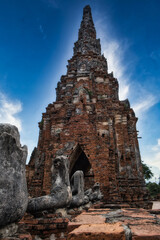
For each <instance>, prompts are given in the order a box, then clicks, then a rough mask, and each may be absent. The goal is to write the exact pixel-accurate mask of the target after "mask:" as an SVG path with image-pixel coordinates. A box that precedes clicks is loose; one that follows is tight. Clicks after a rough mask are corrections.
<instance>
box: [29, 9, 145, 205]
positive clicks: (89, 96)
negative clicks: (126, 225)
mask: <svg viewBox="0 0 160 240" xmlns="http://www.w3.org/2000/svg"><path fill="white" fill-rule="evenodd" d="M118 88H119V85H118V81H117V79H116V78H114V76H113V73H108V68H107V60H106V59H105V57H104V55H103V54H101V45H100V40H99V39H97V38H96V30H95V27H94V23H93V19H92V14H91V8H90V7H89V6H86V7H85V8H84V10H83V18H82V22H81V25H80V29H79V34H78V40H77V42H76V43H75V44H74V51H73V56H72V58H71V59H70V60H69V61H68V65H67V74H66V75H63V76H62V77H61V79H60V81H59V82H58V84H57V88H56V93H57V97H56V101H55V102H53V103H51V104H49V105H48V106H47V108H46V112H45V113H43V114H42V120H41V122H40V123H39V129H40V132H39V140H38V145H37V148H35V150H34V152H33V154H32V156H31V159H30V162H29V164H28V165H27V181H28V191H29V195H30V196H31V197H33V198H39V197H42V196H46V195H49V196H50V194H51V192H52V179H53V174H52V168H53V158H56V156H61V155H63V156H65V158H66V159H67V160H66V161H68V163H69V179H70V181H71V179H72V177H73V176H74V174H75V173H76V172H77V171H78V172H79V173H80V172H81V173H82V174H81V173H80V175H81V177H82V175H83V176H84V190H85V191H86V190H88V189H93V186H94V188H95V190H94V191H93V192H95V194H92V197H93V198H94V196H99V198H101V197H100V196H101V195H100V194H99V192H98V191H99V190H98V189H100V190H101V192H102V194H103V202H104V203H127V204H129V205H130V206H133V207H141V206H143V207H144V206H146V207H147V204H148V202H147V201H148V194H147V190H146V187H145V182H144V178H143V173H142V165H141V157H140V151H139V145H138V139H137V130H136V122H137V118H136V116H135V113H134V111H133V109H132V108H131V107H130V104H129V100H128V99H126V100H124V101H120V100H119V96H118ZM97 183H99V184H97ZM87 194H88V196H91V195H90V194H91V190H90V191H88V192H87ZM92 197H91V198H92Z"/></svg>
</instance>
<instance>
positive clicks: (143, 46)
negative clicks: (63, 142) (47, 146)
mask: <svg viewBox="0 0 160 240" xmlns="http://www.w3.org/2000/svg"><path fill="white" fill-rule="evenodd" d="M87 4H90V6H91V8H92V15H93V19H94V23H95V27H96V30H97V37H98V38H100V39H101V45H102V52H103V53H104V55H105V57H106V58H107V60H108V66H109V72H111V71H113V72H114V76H115V77H117V78H118V80H119V84H120V99H125V98H128V99H129V100H130V103H131V107H133V109H134V110H135V112H136V115H137V116H138V118H139V120H138V124H137V129H138V130H139V136H140V137H142V139H140V140H139V143H140V149H141V156H142V160H143V161H144V162H145V163H147V164H148V165H150V166H152V170H153V171H154V173H155V177H156V178H157V179H156V180H158V176H159V174H160V93H159V91H160V14H159V9H160V1H159V0H129V1H128V0H23V1H22V0H0V36H1V37H0V122H9V123H12V124H15V125H16V126H18V128H19V130H20V134H21V141H22V143H23V144H26V145H27V146H28V149H29V154H30V153H31V151H32V149H33V147H34V146H36V145H37V140H38V133H39V130H38V122H39V121H40V120H41V114H42V112H45V107H47V105H48V104H49V103H51V102H53V101H55V97H56V95H55V88H56V85H57V82H58V81H59V79H60V76H61V75H63V74H65V73H66V65H67V60H68V59H70V58H71V57H72V53H73V44H74V42H75V41H76V40H77V37H78V29H79V26H80V22H81V19H82V12H83V7H84V6H85V5H87Z"/></svg>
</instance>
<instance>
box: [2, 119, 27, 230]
mask: <svg viewBox="0 0 160 240" xmlns="http://www.w3.org/2000/svg"><path fill="white" fill-rule="evenodd" d="M26 158H27V147H26V146H23V147H22V146H21V144H20V135H19V132H18V129H17V128H16V127H15V126H12V125H10V124H0V226H5V225H7V224H9V223H13V222H16V221H18V220H20V219H21V218H22V217H23V215H24V213H25V211H26V208H27V204H28V193H27V185H26V177H25V164H26Z"/></svg>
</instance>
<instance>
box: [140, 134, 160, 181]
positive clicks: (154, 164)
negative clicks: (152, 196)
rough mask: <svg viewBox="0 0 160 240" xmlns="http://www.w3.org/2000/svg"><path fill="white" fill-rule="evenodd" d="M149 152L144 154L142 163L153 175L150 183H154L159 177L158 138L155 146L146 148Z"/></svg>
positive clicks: (159, 139) (159, 152)
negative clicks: (145, 164)
mask: <svg viewBox="0 0 160 240" xmlns="http://www.w3.org/2000/svg"><path fill="white" fill-rule="evenodd" d="M148 149H149V151H147V148H146V153H145V154H144V158H143V159H144V161H145V163H147V164H148V165H149V166H150V167H151V169H152V172H153V173H154V177H153V179H152V181H155V179H157V181H158V178H159V177H160V138H158V139H157V144H155V145H154V146H148Z"/></svg>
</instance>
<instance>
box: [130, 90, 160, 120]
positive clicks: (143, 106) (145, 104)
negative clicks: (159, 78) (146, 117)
mask: <svg viewBox="0 0 160 240" xmlns="http://www.w3.org/2000/svg"><path fill="white" fill-rule="evenodd" d="M157 102H158V99H157V97H156V96H153V95H152V94H149V93H146V94H145V95H142V97H141V98H140V99H138V102H135V103H134V104H133V109H134V111H135V113H136V115H137V116H138V117H140V116H141V115H142V114H144V113H145V112H147V111H148V110H149V109H150V108H151V107H152V106H154V105H155V104H156V103H157Z"/></svg>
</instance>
